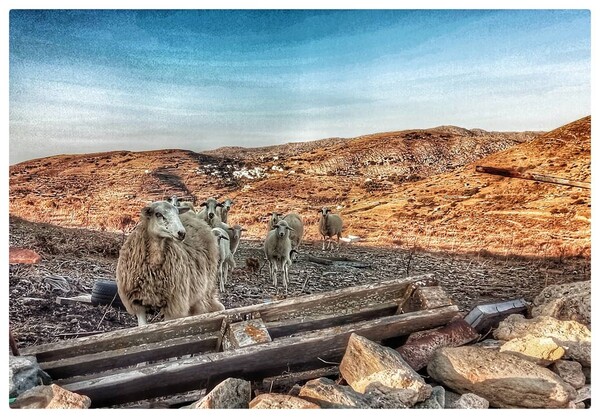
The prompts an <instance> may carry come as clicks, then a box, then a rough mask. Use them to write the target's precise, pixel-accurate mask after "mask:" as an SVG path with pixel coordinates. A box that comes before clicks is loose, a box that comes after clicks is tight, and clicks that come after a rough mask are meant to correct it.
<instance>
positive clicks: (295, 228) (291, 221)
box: [269, 212, 304, 250]
mask: <svg viewBox="0 0 600 418" xmlns="http://www.w3.org/2000/svg"><path fill="white" fill-rule="evenodd" d="M269 215H271V220H270V222H269V228H270V229H274V228H275V227H276V225H277V222H279V221H280V220H284V221H286V222H287V223H288V225H289V226H290V227H291V228H292V231H291V232H290V240H291V241H292V249H294V250H296V249H298V247H299V246H300V243H301V242H302V236H303V235H304V223H303V222H302V218H301V217H300V215H298V214H296V213H288V214H287V215H285V216H283V215H282V214H281V213H278V212H273V213H270V214H269Z"/></svg>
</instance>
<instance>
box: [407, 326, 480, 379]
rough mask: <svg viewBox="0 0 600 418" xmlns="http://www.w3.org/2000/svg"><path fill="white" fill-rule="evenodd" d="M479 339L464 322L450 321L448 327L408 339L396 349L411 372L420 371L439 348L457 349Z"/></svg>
mask: <svg viewBox="0 0 600 418" xmlns="http://www.w3.org/2000/svg"><path fill="white" fill-rule="evenodd" d="M477 337H479V334H478V333H477V331H475V330H474V329H473V328H472V327H471V326H470V325H469V324H467V323H466V322H465V321H464V320H462V319H459V320H456V321H452V322H451V323H449V324H448V325H446V326H445V327H442V328H438V329H435V330H430V331H428V332H425V333H420V334H419V336H418V337H415V338H412V339H411V338H410V337H409V341H408V342H407V343H406V344H404V345H403V346H402V347H398V348H396V351H397V352H398V353H400V355H401V356H402V358H403V359H404V360H405V361H406V363H408V365H409V366H410V367H411V368H412V369H413V370H420V369H422V368H423V367H425V366H427V363H428V362H429V359H431V356H433V352H434V351H435V350H436V349H438V348H439V347H458V346H461V345H463V344H466V343H468V342H470V341H473V340H474V339H475V338H477Z"/></svg>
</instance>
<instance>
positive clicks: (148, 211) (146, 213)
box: [142, 206, 154, 218]
mask: <svg viewBox="0 0 600 418" xmlns="http://www.w3.org/2000/svg"><path fill="white" fill-rule="evenodd" d="M152 214H154V210H153V209H152V208H151V207H150V206H146V207H145V208H144V209H142V216H145V217H146V218H150V217H152Z"/></svg>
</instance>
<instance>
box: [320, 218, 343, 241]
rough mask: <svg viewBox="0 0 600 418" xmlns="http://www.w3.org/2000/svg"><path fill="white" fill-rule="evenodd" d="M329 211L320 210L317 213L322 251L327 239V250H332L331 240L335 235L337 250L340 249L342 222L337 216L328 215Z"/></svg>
mask: <svg viewBox="0 0 600 418" xmlns="http://www.w3.org/2000/svg"><path fill="white" fill-rule="evenodd" d="M330 212H331V210H330V209H328V208H322V209H321V210H320V211H319V213H320V214H321V219H320V220H319V232H320V233H321V235H322V236H323V250H324V249H325V241H326V239H327V241H328V243H327V248H328V249H333V241H331V238H332V237H334V236H336V235H337V248H338V249H339V248H340V238H341V237H342V228H343V221H342V218H340V216H339V215H336V214H330Z"/></svg>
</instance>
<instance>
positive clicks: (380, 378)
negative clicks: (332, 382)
mask: <svg viewBox="0 0 600 418" xmlns="http://www.w3.org/2000/svg"><path fill="white" fill-rule="evenodd" d="M339 368H340V374H341V375H342V377H343V378H344V379H345V380H346V382H348V384H349V385H350V386H351V387H352V389H354V390H355V391H357V392H359V393H365V391H366V389H367V387H368V386H369V385H371V384H373V383H376V384H381V385H383V386H387V387H389V388H393V389H410V390H413V391H414V393H415V396H414V400H412V401H411V405H409V406H412V405H413V404H414V403H416V402H422V401H424V400H425V399H427V398H429V396H430V395H431V386H429V385H428V384H427V383H425V380H423V378H422V377H421V376H420V375H419V374H418V373H417V372H415V371H414V370H413V369H412V368H411V367H410V366H409V365H408V364H407V363H406V362H405V361H404V359H403V358H402V356H400V354H398V352H396V351H395V350H392V349H391V348H388V347H383V346H381V345H379V344H377V343H374V342H373V341H370V340H368V339H366V338H364V337H361V336H359V335H357V334H352V335H351V336H350V338H349V340H348V346H347V347H346V352H345V354H344V357H343V358H342V362H341V363H340V366H339Z"/></svg>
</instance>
